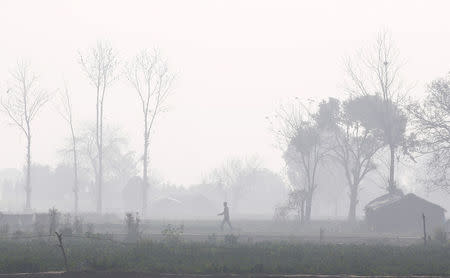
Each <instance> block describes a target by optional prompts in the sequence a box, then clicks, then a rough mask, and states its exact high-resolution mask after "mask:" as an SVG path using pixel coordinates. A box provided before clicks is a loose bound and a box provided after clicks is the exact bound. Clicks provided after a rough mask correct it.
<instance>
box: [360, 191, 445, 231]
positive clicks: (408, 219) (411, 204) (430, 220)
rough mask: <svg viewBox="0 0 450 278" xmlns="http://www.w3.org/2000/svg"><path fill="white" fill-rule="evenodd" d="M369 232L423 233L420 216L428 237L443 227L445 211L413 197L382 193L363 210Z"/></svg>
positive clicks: (410, 195) (411, 195)
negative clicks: (423, 217) (423, 218)
mask: <svg viewBox="0 0 450 278" xmlns="http://www.w3.org/2000/svg"><path fill="white" fill-rule="evenodd" d="M365 212H366V221H367V224H368V225H369V228H370V230H372V231H376V232H392V233H403V234H423V221H422V215H425V223H426V230H427V233H428V234H431V233H432V232H433V231H434V230H435V229H436V228H442V227H444V223H445V212H446V210H445V209H444V208H442V207H441V206H439V205H436V204H433V203H431V202H429V201H427V200H425V199H423V198H420V197H418V196H417V195H415V194H412V193H410V194H407V195H403V194H386V195H383V196H381V197H378V198H376V199H375V200H373V201H371V202H370V203H369V204H367V206H366V207H365Z"/></svg>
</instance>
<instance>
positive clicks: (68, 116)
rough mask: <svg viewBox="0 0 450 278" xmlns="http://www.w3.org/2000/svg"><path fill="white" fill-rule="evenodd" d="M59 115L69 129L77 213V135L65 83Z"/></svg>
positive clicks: (70, 101) (75, 211) (75, 209)
mask: <svg viewBox="0 0 450 278" xmlns="http://www.w3.org/2000/svg"><path fill="white" fill-rule="evenodd" d="M59 97H60V107H61V109H60V110H59V111H60V115H61V117H62V118H63V119H64V121H65V122H66V123H67V125H68V127H69V130H70V139H71V140H70V141H71V146H70V149H71V153H72V163H73V165H72V167H73V193H74V213H75V215H78V192H79V188H78V137H77V135H76V133H75V128H74V119H73V113H72V100H71V97H70V93H69V89H68V87H67V84H65V86H64V90H63V91H62V92H61V93H60V96H59Z"/></svg>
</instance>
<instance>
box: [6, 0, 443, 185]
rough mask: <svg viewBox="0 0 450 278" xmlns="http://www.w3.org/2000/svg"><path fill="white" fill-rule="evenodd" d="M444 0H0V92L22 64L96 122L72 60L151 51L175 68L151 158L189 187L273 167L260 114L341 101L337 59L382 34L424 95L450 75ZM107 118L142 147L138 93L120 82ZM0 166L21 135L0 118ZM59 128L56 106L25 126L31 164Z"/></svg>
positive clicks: (48, 153) (50, 156)
mask: <svg viewBox="0 0 450 278" xmlns="http://www.w3.org/2000/svg"><path fill="white" fill-rule="evenodd" d="M448 11H450V2H448V1H411V0H408V1H362V0H355V1H263V0H251V1H231V0H226V1H225V0H224V1H216V0H205V1H196V0H194V1H186V0H180V1H130V0H128V1H112V0H101V1H92V0H91V1H75V0H73V1H68V0H67V1H66V0H55V1H50V0H41V1H21V0H19V1H18V0H2V1H1V2H0V36H1V39H0V42H1V43H0V89H1V90H2V92H4V91H5V88H6V87H7V80H8V78H9V76H8V74H9V71H10V70H11V69H12V68H14V66H15V64H16V62H17V60H18V59H26V60H28V61H30V62H31V64H32V67H33V69H34V71H35V72H36V73H38V75H39V76H40V78H41V79H40V80H41V82H40V84H41V86H42V87H43V88H46V89H47V90H49V91H55V90H56V89H58V88H61V87H62V83H63V82H62V80H63V77H64V78H65V79H66V80H67V81H68V83H69V87H70V90H71V93H72V94H73V98H74V106H75V107H74V109H75V112H76V116H77V118H76V120H77V126H78V127H81V126H83V124H84V123H86V122H88V121H90V120H93V116H94V108H95V102H94V101H95V98H94V91H93V89H92V88H90V87H89V85H88V82H87V80H86V78H85V77H84V76H83V74H82V72H81V70H80V66H79V65H78V63H77V57H78V56H77V53H78V51H79V50H84V49H86V48H88V47H90V46H92V45H94V44H95V43H96V41H98V40H107V41H109V42H110V43H111V44H112V45H113V47H115V48H116V49H117V50H118V51H119V53H120V56H121V58H122V59H123V60H126V59H129V58H130V57H131V56H133V55H134V54H135V53H136V52H137V51H139V50H140V49H143V48H153V47H158V48H159V49H160V50H161V52H162V54H163V55H164V56H165V57H166V58H167V59H168V60H169V66H170V69H171V70H172V71H173V72H174V73H176V75H177V79H176V82H175V83H174V86H173V95H172V97H171V99H170V100H169V103H170V111H169V112H168V113H166V114H164V115H163V117H162V118H160V120H159V122H158V125H157V126H156V132H155V134H154V137H153V142H152V146H151V163H152V168H153V169H155V171H156V172H157V173H159V175H160V176H162V177H163V178H164V179H166V180H169V181H171V182H174V183H177V184H184V185H189V184H192V183H197V182H199V181H200V179H201V177H202V175H203V174H205V173H206V172H207V171H208V170H209V169H211V167H214V166H216V165H218V164H220V163H221V162H222V161H223V160H225V159H227V158H229V157H232V156H251V155H254V154H257V155H258V156H259V157H260V158H261V159H262V160H263V161H264V163H265V165H266V166H267V167H269V168H272V169H273V170H275V171H277V170H279V169H280V168H281V165H282V161H281V159H280V153H279V151H278V150H277V149H276V148H275V147H274V146H273V143H274V141H273V136H272V134H271V133H270V130H269V126H268V123H267V121H266V119H265V117H266V116H267V115H270V114H271V113H272V112H273V111H274V109H275V108H276V107H277V104H278V103H279V102H280V101H281V100H283V99H286V98H290V97H294V96H298V97H301V98H308V97H318V98H320V97H326V96H342V95H343V94H344V93H343V92H342V88H341V85H342V81H341V80H342V78H343V76H344V70H343V64H342V61H343V58H344V57H346V56H348V55H351V54H352V53H355V51H356V50H358V49H360V48H361V47H363V46H365V45H367V44H368V43H370V42H371V41H373V40H374V39H375V36H376V33H377V32H378V31H379V30H380V29H383V28H387V29H389V30H390V32H391V34H392V37H393V39H394V41H395V42H396V45H397V47H398V48H399V49H400V54H401V57H402V59H403V60H405V61H406V64H405V66H404V67H403V73H402V75H403V76H404V77H405V79H406V81H408V82H411V83H415V84H416V86H415V89H414V93H416V94H420V93H421V92H423V88H424V85H425V84H426V83H427V82H429V81H430V80H432V79H434V78H436V77H439V76H442V75H444V74H446V73H447V72H449V71H450V20H449V17H448ZM105 105H106V108H105V109H106V112H105V113H106V119H105V121H106V122H107V123H108V124H110V125H112V126H116V127H120V128H121V130H122V131H123V133H124V134H126V135H127V136H128V138H129V141H130V148H131V149H132V150H135V151H136V152H137V153H140V152H141V147H140V145H141V139H142V132H141V129H142V128H141V121H140V119H141V114H140V113H139V110H138V109H137V97H136V94H135V93H134V91H133V90H132V89H131V88H130V87H128V86H127V85H126V83H125V81H124V80H120V81H118V82H117V83H116V84H115V86H114V87H113V88H112V89H111V90H110V92H109V93H108V96H107V100H106V104H105ZM0 130H1V133H0V168H11V167H16V168H20V167H21V166H22V164H23V163H24V160H25V152H24V151H25V139H24V138H23V137H22V136H21V134H20V133H19V131H18V129H17V128H16V127H14V126H10V125H8V122H7V118H6V117H5V116H4V115H0ZM67 135H68V130H67V128H66V126H65V125H64V123H63V121H62V120H61V119H60V118H59V116H58V114H57V113H56V111H55V109H54V108H53V105H48V106H47V107H46V108H45V109H44V110H43V111H42V114H41V116H40V117H39V119H38V120H37V121H36V122H35V126H34V137H33V139H34V142H33V144H34V151H33V160H34V161H35V162H39V163H44V164H50V165H55V164H56V163H58V161H59V160H60V157H59V156H58V149H59V148H60V147H61V146H62V145H63V143H64V138H65V137H66V136H67Z"/></svg>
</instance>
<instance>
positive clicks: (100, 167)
mask: <svg viewBox="0 0 450 278" xmlns="http://www.w3.org/2000/svg"><path fill="white" fill-rule="evenodd" d="M97 182H98V192H97V193H98V196H97V198H98V199H97V213H98V214H102V187H103V151H102V145H100V147H99V155H98V180H97Z"/></svg>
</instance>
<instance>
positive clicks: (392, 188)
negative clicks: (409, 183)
mask: <svg viewBox="0 0 450 278" xmlns="http://www.w3.org/2000/svg"><path fill="white" fill-rule="evenodd" d="M389 149H390V156H391V157H390V158H391V161H390V164H389V180H388V192H389V193H394V192H395V189H396V184H395V146H394V145H392V144H390V145H389Z"/></svg>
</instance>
